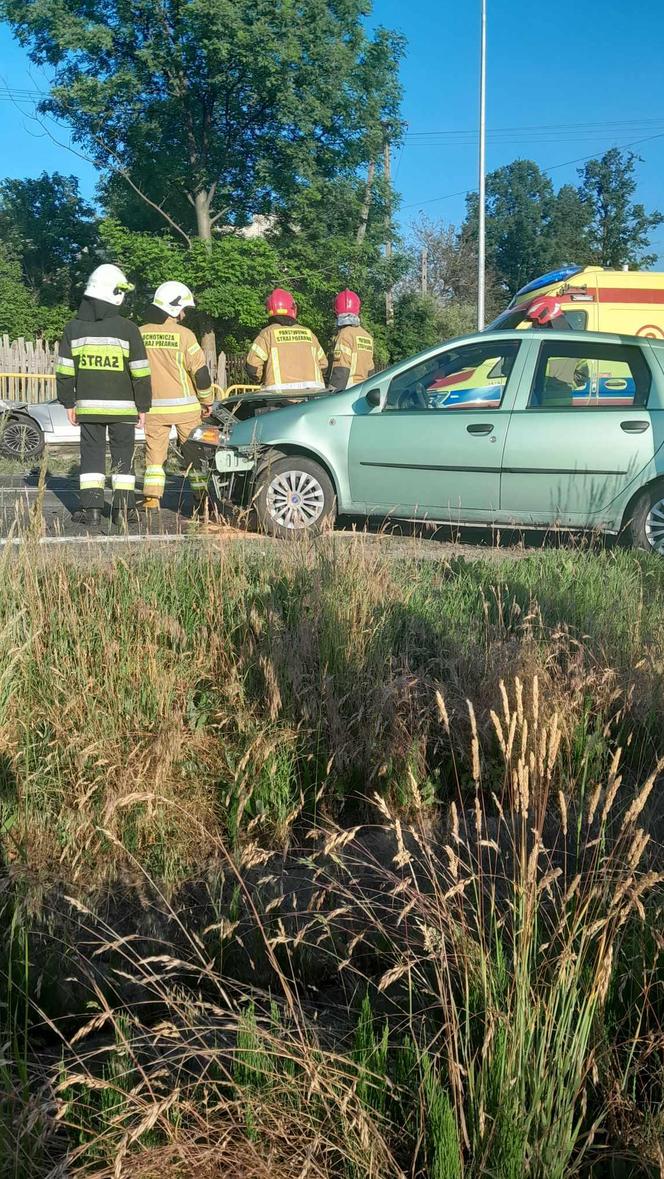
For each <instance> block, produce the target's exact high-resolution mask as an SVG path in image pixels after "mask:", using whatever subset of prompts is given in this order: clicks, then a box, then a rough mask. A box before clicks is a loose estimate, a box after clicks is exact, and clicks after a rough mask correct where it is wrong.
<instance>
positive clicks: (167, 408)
mask: <svg viewBox="0 0 664 1179" xmlns="http://www.w3.org/2000/svg"><path fill="white" fill-rule="evenodd" d="M141 335H142V337H143V343H144V344H145V347H146V349H147V354H148V360H149V362H150V371H151V373H152V409H151V410H150V413H151V414H159V415H162V416H165V415H170V416H172V417H173V418H174V419H175V418H177V417H180V416H181V415H184V414H191V413H192V412H193V411H194V410H196V409H198V406H199V404H200V405H212V401H213V397H212V381H211V379H210V371H209V369H208V366H207V364H206V362H205V353H204V352H203V349H202V348H201V346H200V344H199V343H198V340H197V339H196V337H195V335H194V333H193V332H192V331H191V330H190V329H189V328H186V327H184V326H183V325H182V324H181V323H178V321H177V320H176V319H173V318H172V317H171V316H166V317H164V318H162V322H161V323H146V324H144V325H143V327H142V328H141Z"/></svg>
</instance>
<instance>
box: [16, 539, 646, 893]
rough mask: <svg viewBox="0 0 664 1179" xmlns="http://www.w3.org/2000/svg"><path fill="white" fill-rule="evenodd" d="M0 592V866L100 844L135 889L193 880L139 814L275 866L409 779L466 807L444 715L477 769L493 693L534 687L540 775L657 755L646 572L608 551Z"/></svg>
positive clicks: (235, 568)
mask: <svg viewBox="0 0 664 1179" xmlns="http://www.w3.org/2000/svg"><path fill="white" fill-rule="evenodd" d="M0 574H1V577H0V628H2V643H3V647H4V659H3V665H4V666H3V674H2V685H3V688H2V692H0V741H1V743H2V749H1V750H0V755H1V756H2V758H3V765H4V771H3V774H2V786H1V791H2V800H1V806H2V819H3V825H4V827H5V829H6V833H7V838H6V841H5V846H6V849H7V854H8V855H9V856H10V858H20V857H22V858H23V859H25V860H26V861H29V863H30V864H31V866H32V867H33V868H36V867H39V866H40V865H42V866H44V867H45V868H47V869H48V870H52V868H53V866H54V865H56V864H60V865H62V869H61V870H62V872H63V873H64V874H65V875H66V877H67V878H69V879H72V878H76V879H87V880H89V881H95V880H99V879H101V878H103V877H104V876H105V875H106V876H107V875H109V874H111V875H112V874H113V873H114V872H115V871H116V870H117V867H118V859H121V858H122V857H121V853H120V852H119V849H118V846H117V845H114V844H113V843H112V842H109V839H108V837H107V835H104V834H103V833H102V831H107V832H110V834H111V835H112V836H114V837H115V836H117V837H119V838H120V841H121V844H122V845H123V846H124V847H128V848H129V849H130V850H131V851H132V852H134V853H135V854H136V855H137V856H138V858H139V860H140V862H141V863H142V865H143V866H144V867H145V868H146V869H147V870H148V871H150V872H152V873H153V874H156V875H159V876H162V877H163V876H166V877H169V878H172V879H174V880H177V879H180V878H182V877H183V876H186V875H187V873H188V872H189V871H190V869H191V867H192V865H199V864H200V862H201V856H202V855H203V856H204V855H205V854H206V849H205V848H201V846H200V842H199V837H198V835H194V833H193V832H192V830H191V829H190V828H188V827H187V826H186V825H183V824H180V823H177V822H176V820H175V818H174V813H173V811H172V809H169V808H168V807H166V806H163V805H161V804H155V803H148V802H147V801H146V800H145V797H144V796H146V795H149V796H151V797H153V796H154V795H161V796H163V797H165V798H167V799H173V800H175V799H177V800H178V802H180V803H182V804H183V805H184V806H185V807H191V809H193V810H194V811H196V813H197V814H198V815H199V817H200V818H201V820H202V821H203V822H204V825H205V829H206V830H208V831H210V832H212V833H213V834H214V835H215V836H223V837H224V838H226V839H231V840H232V841H233V842H235V843H236V844H237V843H239V842H241V841H242V840H243V839H245V838H247V837H248V836H249V837H251V838H259V839H261V840H263V841H265V842H266V843H267V844H271V843H273V842H274V841H275V840H276V841H277V842H278V843H279V844H280V845H282V846H284V845H285V844H286V843H287V841H288V833H289V830H290V828H291V826H292V823H293V822H294V821H295V820H296V818H297V816H298V815H300V814H302V813H306V814H307V815H309V816H311V815H324V816H327V817H331V818H334V817H335V816H339V814H341V813H342V811H343V810H344V808H348V807H349V806H352V807H353V808H355V810H356V812H357V813H360V810H361V807H360V805H359V801H358V800H359V799H360V798H361V797H362V796H365V797H366V796H367V795H369V794H371V793H372V792H373V791H374V790H375V789H379V791H380V792H381V793H382V794H383V795H384V796H385V797H386V798H388V799H389V800H390V801H392V802H393V803H396V804H398V805H399V806H401V807H402V808H405V809H407V808H408V806H409V804H410V801H411V800H410V794H409V789H410V788H409V782H410V775H411V774H412V775H414V776H415V778H416V779H417V781H418V782H419V783H420V791H421V792H422V793H423V794H424V795H425V796H426V797H427V798H429V799H430V800H431V801H432V802H433V801H436V800H441V799H442V800H444V799H445V797H446V782H447V779H448V777H449V774H450V772H451V769H452V766H453V764H454V765H456V771H457V773H458V775H459V777H460V779H461V781H462V784H464V785H465V787H467V788H469V789H471V790H472V765H471V762H470V758H469V750H470V747H471V739H472V733H471V725H470V719H469V714H468V710H467V707H466V699H467V698H468V699H471V700H472V701H473V703H474V708H475V716H476V724H477V732H478V740H479V743H480V747H481V751H480V753H481V758H482V759H483V761H484V763H486V768H487V772H488V771H489V766H490V765H491V764H494V765H498V762H497V761H496V755H497V748H496V734H495V731H494V728H493V725H492V722H491V716H490V713H491V710H492V709H494V708H495V706H496V700H497V699H498V697H499V683H500V681H501V679H509V678H513V677H514V676H520V677H521V679H522V680H525V679H526V678H528V677H532V675H534V674H537V675H538V677H539V682H540V686H541V699H542V708H543V710H547V711H548V712H551V711H557V713H558V715H559V725H560V729H561V740H562V747H563V756H562V758H561V763H560V764H561V772H562V775H563V779H564V778H565V777H567V778H574V780H575V781H576V780H578V779H583V780H586V781H588V782H590V781H591V780H592V778H593V775H596V774H598V773H603V772H606V771H607V770H608V767H609V765H610V762H611V757H612V750H613V748H614V746H615V744H616V743H618V744H623V746H624V748H625V759H626V761H627V763H628V767H629V770H630V772H634V773H636V774H637V775H638V774H641V773H642V772H643V771H646V772H647V770H648V769H649V767H650V765H651V764H652V761H653V758H654V757H656V755H657V748H658V745H659V742H660V738H659V734H660V732H661V728H662V722H663V720H664V706H663V705H662V699H663V695H662V675H663V669H664V631H663V629H662V626H661V618H662V613H663V606H664V572H662V571H661V570H660V568H659V566H658V565H657V563H656V562H652V561H648V560H645V559H641V558H638V557H634V556H633V555H632V554H624V553H616V554H608V555H607V554H600V555H593V554H578V555H575V556H574V557H573V558H572V557H571V556H569V555H561V554H558V553H541V554H537V555H534V556H533V557H531V558H527V559H525V560H521V561H519V562H515V563H504V564H493V563H491V564H489V563H486V562H485V563H483V562H476V563H465V562H459V561H456V562H454V563H452V564H443V565H438V564H436V563H423V564H417V563H414V562H404V563H391V562H390V561H388V560H387V559H385V558H384V557H383V556H382V554H381V552H380V548H378V549H376V548H371V547H367V546H365V545H364V544H363V542H362V541H361V540H359V539H358V541H357V542H354V543H348V542H345V543H344V542H340V543H339V542H337V543H336V544H335V543H334V541H330V542H329V543H328V542H325V543H322V544H321V545H320V547H317V548H315V549H314V550H313V551H309V550H301V549H299V548H298V547H297V546H293V548H292V549H291V548H289V549H287V550H285V551H282V552H280V553H277V554H272V555H258V554H256V553H253V554H252V553H251V552H247V550H246V549H245V550H242V549H230V550H229V549H227V550H220V551H219V552H209V551H208V552H199V553H195V554H193V553H188V554H186V555H184V556H179V557H175V558H171V557H170V556H169V558H168V559H164V557H163V556H159V555H156V556H151V557H145V558H143V559H137V560H135V561H133V562H132V563H131V564H127V563H126V562H125V561H123V560H118V561H116V562H114V563H113V564H110V563H101V562H100V563H99V564H97V565H95V564H94V563H93V564H88V563H87V562H86V563H76V562H67V561H62V560H58V559H57V558H55V559H54V558H53V557H51V556H49V557H48V558H45V557H43V556H42V557H40V556H39V555H38V554H34V553H33V554H31V553H22V554H20V555H19V556H18V557H14V556H13V555H12V554H9V553H5V555H4V557H3V559H2V568H1V569H0ZM439 688H443V689H444V692H445V698H446V701H447V707H448V709H449V713H450V718H451V721H452V724H451V727H450V730H449V732H443V733H441V731H440V729H439V727H438V724H437V713H436V704H435V694H436V691H437V690H438V689H439ZM500 772H501V771H500V769H499V768H498V769H497V770H496V773H497V774H500ZM563 784H564V783H563ZM7 824H9V825H10V827H11V830H10V831H9V830H7ZM212 846H213V845H212V844H210V845H209V848H208V850H211V849H212Z"/></svg>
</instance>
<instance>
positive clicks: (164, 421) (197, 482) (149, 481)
mask: <svg viewBox="0 0 664 1179" xmlns="http://www.w3.org/2000/svg"><path fill="white" fill-rule="evenodd" d="M201 420H202V418H201V411H200V409H198V408H196V409H194V410H193V411H192V412H191V413H186V414H177V415H176V414H173V415H172V416H171V415H170V414H161V413H157V414H153V413H149V414H148V415H147V417H146V419H145V476H144V478H143V495H144V496H145V498H146V499H161V497H162V495H163V494H164V487H165V484H166V473H165V471H164V463H165V462H166V455H167V453H168V438H169V434H170V432H171V426H175V429H176V431H177V436H178V442H179V443H180V448H181V450H182V457H183V459H184V461H185V463H186V465H187V474H188V477H189V485H190V487H191V490H192V493H193V496H194V499H200V498H201V497H202V496H203V495H204V494H205V490H206V486H207V481H206V478H205V475H204V473H203V471H202V470H201V469H200V459H198V457H197V456H193V455H191V454H189V453H188V451H187V439H188V437H189V435H190V434H191V431H192V430H194V429H195V428H196V426H200V424H201Z"/></svg>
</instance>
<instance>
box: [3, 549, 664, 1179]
mask: <svg viewBox="0 0 664 1179" xmlns="http://www.w3.org/2000/svg"><path fill="white" fill-rule="evenodd" d="M0 572H1V573H2V577H1V578H0V627H1V628H2V632H1V633H2V638H3V645H4V654H3V655H2V656H0V739H1V740H2V750H1V751H0V753H1V756H2V763H1V764H0V820H1V823H0V825H1V827H2V848H3V855H4V860H5V870H4V873H3V882H2V883H3V892H2V896H1V897H0V907H1V908H2V912H3V916H2V928H3V931H4V933H5V935H6V936H5V945H6V949H5V953H4V955H3V958H2V971H3V976H4V978H5V980H6V982H7V986H6V988H5V997H4V998H3V999H2V1000H1V1001H0V1041H1V1042H2V1045H3V1047H2V1057H1V1058H0V1083H1V1084H2V1089H3V1096H2V1098H0V1131H1V1133H2V1147H1V1148H0V1149H1V1151H2V1155H1V1156H0V1171H2V1173H3V1174H4V1173H5V1172H6V1173H7V1174H8V1175H12V1176H13V1177H14V1179H27V1177H28V1176H30V1177H32V1176H35V1177H36V1179H39V1177H42V1176H46V1175H52V1176H54V1177H55V1176H56V1175H60V1176H65V1175H67V1176H72V1177H74V1176H77V1175H81V1176H83V1175H86V1176H88V1175H90V1176H92V1175H96V1176H99V1179H102V1177H106V1176H108V1177H109V1179H110V1177H111V1176H113V1177H114V1179H117V1177H120V1176H126V1177H127V1179H129V1177H131V1179H148V1177H150V1179H152V1177H153V1176H156V1175H160V1176H162V1175H163V1176H164V1177H166V1176H168V1179H171V1177H173V1179H175V1177H176V1176H177V1177H178V1179H179V1177H180V1176H192V1177H193V1176H203V1179H205V1177H206V1176H210V1177H213V1176H214V1177H215V1179H216V1177H217V1176H222V1175H223V1176H226V1177H228V1179H267V1177H268V1176H270V1179H296V1177H298V1179H359V1176H362V1177H366V1179H394V1177H395V1176H404V1177H405V1176H408V1177H409V1179H476V1177H477V1179H479V1177H480V1176H492V1177H495V1179H516V1177H517V1176H529V1177H531V1179H559V1177H560V1179H562V1177H563V1176H568V1175H574V1174H579V1175H583V1176H584V1179H590V1176H591V1175H592V1176H593V1179H597V1177H598V1176H599V1175H604V1174H606V1175H609V1174H611V1167H613V1166H616V1167H617V1166H623V1167H628V1168H629V1167H630V1166H632V1164H634V1165H635V1164H636V1160H638V1161H639V1166H640V1167H641V1168H642V1171H641V1172H637V1171H636V1170H634V1175H636V1174H637V1173H639V1174H646V1175H649V1176H650V1175H652V1176H656V1175H658V1174H660V1173H663V1174H664V1153H663V1147H662V1143H663V1141H664V1113H663V1110H664V1105H663V1102H664V1069H663V1067H662V1060H663V1059H664V1054H663V1049H664V1039H663V1031H662V1029H663V1027H664V993H663V992H664V970H663V962H662V939H661V928H662V922H661V883H662V878H661V869H662V858H661V847H660V845H659V843H658V839H659V838H660V837H661V813H660V808H661V800H660V796H659V791H660V790H661V786H660V776H661V769H662V763H661V758H662V755H663V754H664V748H663V742H662V738H661V733H662V731H663V730H662V721H663V720H664V716H663V713H664V706H663V705H662V692H661V688H662V675H663V672H664V633H663V631H662V627H661V617H662V605H663V598H664V573H663V572H661V571H660V569H659V566H658V565H657V564H656V563H654V562H651V561H649V560H646V559H645V558H640V557H634V556H633V555H631V554H622V553H616V554H609V555H607V554H602V555H592V554H576V555H574V557H573V558H570V557H569V556H562V557H561V555H560V554H558V553H545V554H537V555H534V556H533V557H532V558H526V559H524V560H521V561H519V562H517V563H514V564H512V563H504V564H493V563H492V564H488V563H464V562H458V561H457V562H454V563H452V564H441V565H438V564H417V563H415V562H405V563H391V562H390V561H388V560H387V559H386V558H385V557H383V555H382V554H381V551H380V549H379V548H378V549H376V548H374V547H367V546H366V545H364V544H363V543H362V542H361V541H357V542H354V541H353V542H350V543H348V542H341V543H338V542H335V541H334V540H331V541H329V542H328V541H325V542H322V543H321V545H320V546H317V547H315V548H314V549H313V550H308V549H301V548H299V546H295V545H293V546H288V547H287V548H284V549H283V550H281V551H280V552H278V553H274V554H271V555H268V556H265V555H260V554H258V553H254V554H249V553H247V551H246V550H242V549H230V550H225V551H224V550H220V551H219V552H216V553H211V552H209V551H206V552H203V551H201V552H198V553H189V554H188V555H187V556H186V557H179V558H176V559H169V560H168V561H165V560H164V559H163V558H162V557H157V556H151V557H147V558H143V559H141V560H138V561H137V562H136V563H132V564H131V565H129V564H127V563H125V562H124V561H117V562H115V563H113V564H103V563H99V564H97V565H94V564H93V565H90V564H88V563H87V562H86V563H78V564H77V563H68V562H60V561H55V562H54V561H51V560H49V561H48V562H46V561H44V560H43V559H41V558H39V557H38V556H37V555H36V554H32V555H30V556H26V555H22V554H19V555H18V556H17V557H16V558H11V557H8V556H5V557H4V558H3V563H2V569H1V570H0ZM626 1173H629V1171H627V1172H626Z"/></svg>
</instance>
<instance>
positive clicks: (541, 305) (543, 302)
mask: <svg viewBox="0 0 664 1179" xmlns="http://www.w3.org/2000/svg"><path fill="white" fill-rule="evenodd" d="M562 314H563V309H562V307H561V305H560V303H559V302H558V300H557V299H554V297H553V295H540V297H539V299H534V300H533V302H532V303H531V304H530V307H529V308H528V310H527V312H526V316H527V317H528V319H530V320H531V321H532V323H533V324H534V325H535V326H536V327H546V326H547V324H549V323H551V322H552V321H553V320H554V319H558V318H559V316H561V315H562Z"/></svg>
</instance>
